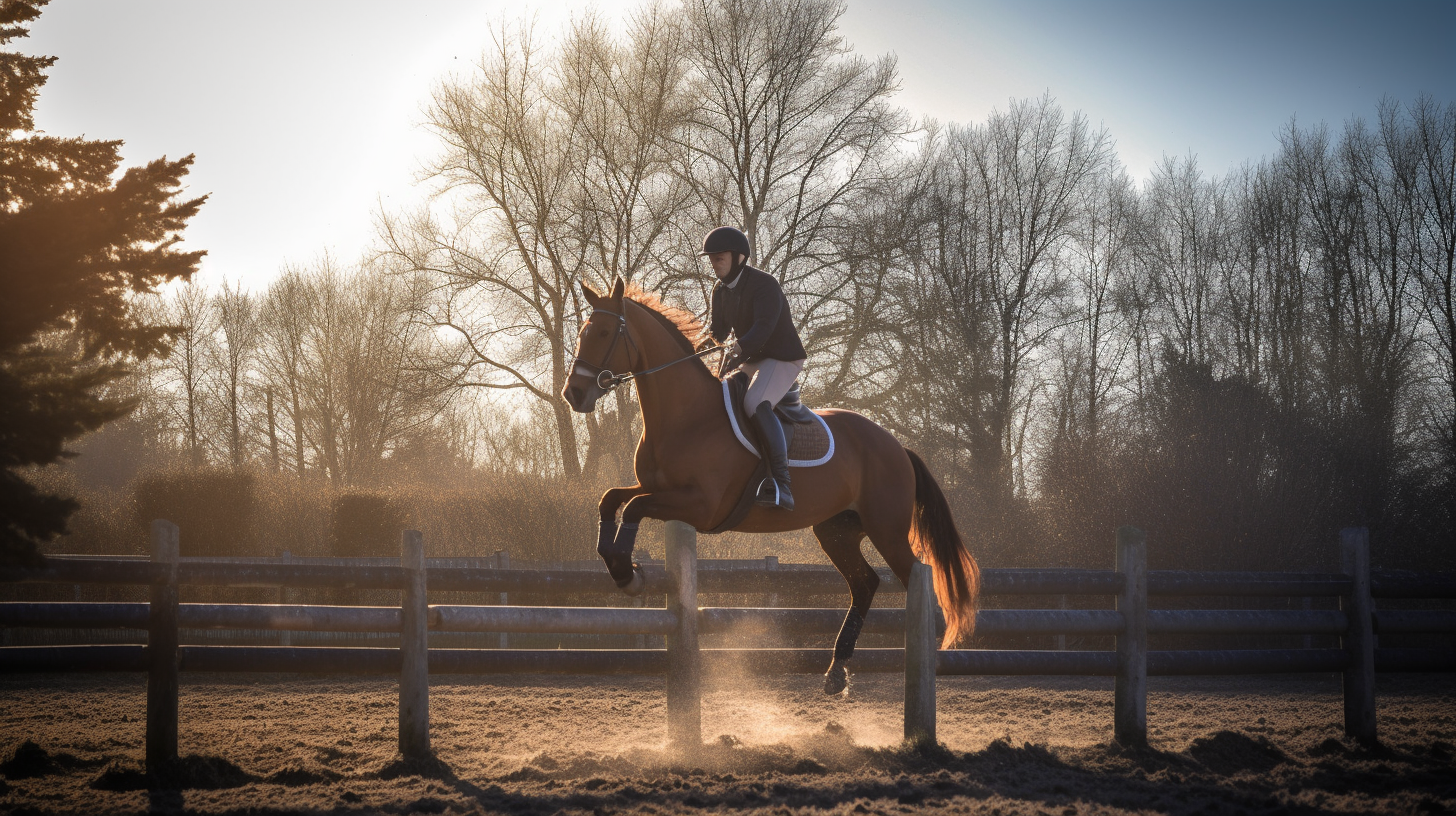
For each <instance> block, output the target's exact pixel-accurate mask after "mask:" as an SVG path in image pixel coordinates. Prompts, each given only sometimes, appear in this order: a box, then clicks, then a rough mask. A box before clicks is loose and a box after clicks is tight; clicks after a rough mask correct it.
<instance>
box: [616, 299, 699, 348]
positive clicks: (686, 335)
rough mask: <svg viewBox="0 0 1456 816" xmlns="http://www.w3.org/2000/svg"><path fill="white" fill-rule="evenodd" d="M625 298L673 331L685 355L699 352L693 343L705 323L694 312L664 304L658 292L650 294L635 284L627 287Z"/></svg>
mask: <svg viewBox="0 0 1456 816" xmlns="http://www.w3.org/2000/svg"><path fill="white" fill-rule="evenodd" d="M624 297H626V298H627V299H628V300H631V301H633V302H635V303H637V304H638V305H640V306H643V307H645V308H646V309H647V312H648V313H649V314H651V315H652V316H653V317H655V318H657V321H658V322H659V323H661V324H662V325H663V326H664V327H666V328H668V329H670V330H672V334H673V336H674V337H676V338H677V340H678V343H679V344H680V345H681V346H682V349H683V353H684V354H692V353H693V352H694V351H696V350H697V349H696V348H694V347H693V341H694V340H696V339H697V337H698V335H699V334H700V333H701V332H702V331H703V322H702V321H701V320H698V318H697V316H696V315H694V314H693V313H692V312H689V311H688V310H686V309H679V308H678V307H676V306H669V305H667V304H666V303H663V302H662V298H660V297H658V296H657V293H656V292H648V291H646V290H644V289H642V287H640V286H638V285H637V284H635V283H634V284H630V285H629V286H628V287H627V292H626V294H625V295H624Z"/></svg>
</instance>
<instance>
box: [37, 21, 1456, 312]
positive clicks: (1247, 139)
mask: <svg viewBox="0 0 1456 816" xmlns="http://www.w3.org/2000/svg"><path fill="white" fill-rule="evenodd" d="M638 5H639V0H597V2H594V3H586V2H577V0H571V2H554V3H552V2H540V1H539V0H535V2H532V0H526V2H521V0H515V2H510V1H508V0H414V2H411V3H396V2H389V3H386V2H383V0H347V2H345V1H344V0H289V1H288V2H273V1H271V0H261V1H260V0H253V1H252V2H247V3H243V2H231V3H223V2H211V1H209V2H197V1H196V0H128V2H124V3H123V2H116V1H115V0H53V2H52V5H51V6H49V7H48V8H47V9H46V10H45V12H44V13H43V14H42V15H41V17H40V18H39V19H38V20H37V21H36V22H35V23H34V25H33V26H32V35H31V37H30V38H29V39H25V40H19V41H14V42H12V43H11V45H10V47H11V48H14V49H17V50H22V51H24V52H26V53H32V54H48V55H52V56H55V57H58V58H59V61H58V62H57V63H56V65H55V66H54V67H53V68H52V70H51V72H50V81H49V82H48V84H47V85H46V87H45V89H44V90H43V91H42V93H41V97H40V102H39V105H38V107H37V111H36V121H37V126H38V127H39V128H41V129H42V130H45V131H47V132H49V133H51V134H53V135H57V136H78V135H84V136H87V137H89V138H98V139H123V140H125V142H126V145H125V147H124V148H123V155H124V157H125V160H126V164H128V165H132V164H141V163H144V162H146V161H149V160H151V159H154V158H157V157H159V156H163V155H166V156H168V157H178V156H183V155H187V154H189V153H191V154H195V155H196V157H197V158H196V164H195V166H194V169H193V172H192V174H191V176H189V179H188V192H189V193H190V194H192V195H197V194H202V193H207V194H209V195H210V198H209V200H208V203H207V204H206V205H205V206H204V207H203V209H202V211H201V212H200V213H199V214H198V215H197V216H196V217H195V218H194V219H193V220H192V221H191V223H190V225H189V226H188V228H187V231H186V247H187V248H194V249H205V250H207V251H208V257H207V258H206V259H204V261H203V276H202V280H204V281H205V282H207V283H209V284H215V283H217V282H219V281H222V280H229V281H240V282H241V283H242V284H243V285H244V286H246V287H248V288H252V289H255V290H257V289H261V288H263V287H265V286H266V285H267V283H268V282H269V281H270V280H271V279H272V278H274V277H276V276H277V274H278V272H279V270H280V269H281V268H282V267H283V266H284V265H285V264H288V263H293V264H306V263H308V262H310V261H311V260H313V259H314V258H316V257H318V256H319V255H320V254H322V253H323V252H325V251H327V252H329V253H331V254H332V255H333V256H334V257H336V258H338V259H341V260H345V261H347V260H351V259H353V258H356V257H358V256H360V255H361V254H362V253H363V252H364V251H365V250H366V249H367V247H368V246H369V245H370V244H371V242H372V240H373V235H374V221H375V216H376V214H377V213H378V212H379V211H380V210H381V208H382V209H384V210H386V211H394V210H399V209H404V208H409V207H412V206H416V205H417V204H418V203H419V202H420V201H422V200H423V199H424V197H425V196H426V195H427V190H428V186H427V185H425V184H422V183H421V181H420V179H421V168H422V166H423V165H424V164H425V162H427V161H428V159H429V157H430V156H431V155H433V153H434V151H435V141H434V138H433V137H432V136H431V135H430V134H429V133H428V131H426V130H425V129H424V128H423V127H421V125H420V123H421V121H422V119H423V114H422V110H423V107H424V105H425V104H426V103H427V102H428V99H429V96H430V92H431V90H432V88H434V87H435V86H436V85H438V83H439V82H441V81H442V80H444V79H446V78H447V77H449V76H450V75H451V74H452V73H454V74H462V73H465V72H468V71H469V69H470V67H471V65H472V63H473V62H474V61H475V60H476V59H477V58H478V56H479V55H480V53H481V50H482V49H483V47H484V46H485V44H486V43H488V42H489V37H490V29H491V26H492V24H498V23H499V22H500V21H502V20H510V21H513V20H517V19H520V18H521V17H522V16H524V15H531V16H534V18H535V20H536V25H537V30H538V31H539V32H541V33H545V34H550V33H552V32H555V31H558V30H560V29H561V27H562V26H563V25H564V24H565V23H566V22H567V21H568V20H569V19H570V18H571V16H572V15H579V14H582V13H584V12H585V11H586V10H588V9H595V10H596V11H597V12H598V13H600V14H601V15H602V16H604V17H605V18H606V19H608V20H621V19H624V18H625V16H626V15H627V14H628V13H629V12H630V10H631V9H633V8H635V7H637V6H638ZM840 32H841V34H842V35H843V36H844V37H845V39H846V40H847V41H848V42H849V43H850V44H852V45H853V46H854V48H855V50H856V51H857V52H858V53H861V54H864V55H866V56H870V57H874V56H878V55H881V54H894V55H895V56H896V58H897V60H898V65H899V71H900V79H901V90H900V92H899V94H898V95H897V97H896V99H897V101H898V102H899V104H901V105H902V106H904V107H905V108H906V109H907V110H908V111H909V112H910V113H911V114H913V115H914V116H916V117H917V118H918V117H933V118H935V119H937V120H939V121H941V122H960V123H966V124H973V123H977V122H980V121H983V120H984V119H985V117H986V116H987V115H988V114H989V113H991V112H992V111H993V110H995V109H998V108H999V109H1003V110H1004V109H1005V108H1006V106H1007V103H1008V101H1009V100H1012V99H1025V98H1032V97H1040V96H1042V95H1050V96H1051V97H1053V98H1054V99H1056V100H1057V101H1058V102H1059V103H1060V104H1061V105H1062V106H1063V108H1065V109H1066V110H1068V111H1081V112H1082V113H1083V114H1085V115H1086V116H1087V118H1088V119H1089V120H1090V121H1091V122H1092V124H1093V125H1096V126H1100V127H1104V128H1106V129H1107V131H1108V133H1109V134H1110V136H1111V137H1112V138H1113V140H1114V141H1115V143H1116V146H1117V152H1118V156H1119V158H1120V159H1121V161H1122V162H1123V164H1125V165H1126V166H1127V168H1128V171H1129V173H1130V174H1131V175H1132V176H1133V177H1134V178H1136V179H1145V178H1147V176H1148V174H1149V172H1150V170H1151V168H1152V167H1153V166H1154V165H1155V164H1156V163H1157V162H1158V161H1159V160H1160V159H1161V157H1163V156H1165V155H1171V156H1180V157H1181V156H1186V155H1195V156H1197V157H1198V160H1199V164H1200V166H1201V167H1202V168H1204V170H1205V171H1207V172H1209V173H1211V174H1222V173H1225V172H1228V171H1229V170H1231V169H1234V168H1236V167H1238V166H1239V165H1240V164H1242V163H1243V162H1245V161H1257V160H1258V159H1259V158H1260V157H1262V156H1266V155H1270V154H1272V153H1273V152H1275V151H1276V150H1277V148H1278V138H1277V134H1278V131H1279V130H1280V129H1281V128H1283V127H1287V125H1288V123H1289V122H1290V120H1291V118H1293V119H1294V120H1295V121H1297V122H1298V123H1299V124H1300V125H1301V126H1307V125H1314V124H1317V123H1320V122H1325V123H1328V124H1329V125H1331V126H1332V127H1335V128H1338V127H1340V126H1342V125H1343V123H1345V122H1346V121H1347V120H1349V119H1350V118H1352V117H1356V116H1359V117H1365V118H1367V119H1370V118H1373V117H1374V114H1375V109H1376V103H1377V102H1378V101H1379V100H1380V99H1381V98H1382V97H1389V98H1391V99H1395V100H1399V101H1405V102H1408V101H1410V100H1413V99H1414V98H1416V96H1417V95H1419V94H1427V95H1430V96H1433V97H1435V98H1436V99H1437V100H1438V101H1440V102H1443V103H1446V102H1456V2H1401V1H1400V0H1383V2H1342V1H1340V0H1325V1H1324V2H1314V1H1313V0H1262V1H1261V2H1203V1H1201V0H1165V2H1151V0H1140V1H1134V0H1098V2H1090V0H1016V2H1011V0H1001V1H1000V2H992V1H991V0H962V2H952V1H951V0H849V4H848V11H847V12H846V13H845V14H844V16H843V17H842V18H841V20H840Z"/></svg>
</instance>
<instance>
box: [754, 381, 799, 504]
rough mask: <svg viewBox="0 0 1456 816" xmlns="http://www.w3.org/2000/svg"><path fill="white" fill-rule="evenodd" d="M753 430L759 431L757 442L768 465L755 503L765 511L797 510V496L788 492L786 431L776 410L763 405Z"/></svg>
mask: <svg viewBox="0 0 1456 816" xmlns="http://www.w3.org/2000/svg"><path fill="white" fill-rule="evenodd" d="M753 426H754V429H755V430H757V431H758V440H759V444H760V447H761V448H762V452H763V458H764V460H765V461H767V462H768V472H769V478H767V479H764V480H763V481H762V482H760V483H759V485H758V495H757V497H755V499H754V503H755V504H757V505H759V506H762V507H782V508H783V509H785V510H793V509H794V495H793V494H792V493H790V492H789V445H788V442H787V441H786V440H785V439H784V429H783V427H782V426H780V425H779V419H778V417H776V416H774V412H773V406H772V405H769V404H768V403H767V402H760V403H759V404H758V409H757V410H755V411H754V412H753Z"/></svg>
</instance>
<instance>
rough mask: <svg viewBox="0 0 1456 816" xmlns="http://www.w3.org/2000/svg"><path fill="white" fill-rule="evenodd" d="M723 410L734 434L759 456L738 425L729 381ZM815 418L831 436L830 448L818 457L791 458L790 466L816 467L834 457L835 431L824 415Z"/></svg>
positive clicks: (725, 386)
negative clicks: (726, 413)
mask: <svg viewBox="0 0 1456 816" xmlns="http://www.w3.org/2000/svg"><path fill="white" fill-rule="evenodd" d="M723 410H725V411H727V412H728V424H729V425H730V426H732V428H733V435H734V436H736V437H738V441H739V442H741V443H742V444H743V447H745V448H747V449H748V452H749V453H752V454H753V455H754V456H758V449H757V448H755V447H754V446H753V443H751V442H749V441H748V437H747V436H745V435H744V433H743V429H742V428H740V427H739V426H738V412H737V411H734V410H733V397H732V396H731V395H730V394H729V392H728V383H726V382H725V383H723ZM814 420H815V421H816V422H818V423H819V426H820V427H821V428H823V429H824V433H825V435H826V436H828V437H829V450H827V451H825V453H824V455H823V456H821V457H819V458H818V459H790V460H789V467H797V468H807V467H814V466H816V465H822V464H824V463H825V462H828V461H829V460H830V459H832V458H834V431H831V430H830V429H829V423H827V422H825V421H824V417H822V416H819V415H818V414H815V415H814Z"/></svg>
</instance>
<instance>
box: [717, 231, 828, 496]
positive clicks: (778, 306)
mask: <svg viewBox="0 0 1456 816" xmlns="http://www.w3.org/2000/svg"><path fill="white" fill-rule="evenodd" d="M701 254H703V255H706V256H707V257H708V262H709V263H710V264H712V267H713V274H714V275H716V276H717V278H718V283H717V284H715V285H714V286H713V299H712V312H711V314H712V317H711V320H710V321H709V325H708V331H709V333H710V334H711V335H712V336H713V339H715V340H717V341H718V342H719V343H722V342H724V341H725V340H727V338H728V333H729V332H730V331H731V332H733V334H734V335H735V336H736V337H737V338H738V339H737V341H736V342H735V343H734V344H733V347H732V348H731V349H729V351H728V355H727V356H726V357H725V358H724V360H723V365H722V366H721V368H720V369H719V371H718V374H719V376H726V375H727V374H728V373H729V372H731V371H732V370H733V369H735V368H740V367H741V368H742V369H743V370H744V371H745V372H747V373H748V374H749V376H751V377H752V378H753V379H752V380H751V381H750V382H749V384H748V393H747V394H746V395H745V396H744V398H743V409H744V410H745V411H747V412H748V415H749V417H751V418H752V420H753V425H754V428H755V430H756V431H757V432H758V439H759V447H760V449H761V450H762V451H763V453H764V458H765V459H767V460H768V466H769V474H770V475H769V477H768V478H767V479H764V480H763V481H762V482H761V483H759V486H758V494H757V496H756V498H755V503H757V504H759V505H762V506H765V507H782V508H783V509H785V510H793V509H794V497H793V494H791V493H790V492H789V452H788V444H787V443H786V442H785V441H784V429H783V428H782V427H780V425H779V421H778V419H776V418H775V417H774V413H773V408H774V406H775V405H777V404H778V402H779V400H781V399H783V398H784V394H786V393H788V391H789V388H790V387H792V386H793V384H794V381H795V380H796V379H798V377H799V373H800V372H802V371H803V370H804V361H805V358H807V357H808V354H807V353H806V352H805V351H804V344H803V342H802V341H801V340H800V339H799V332H798V331H797V330H795V329H794V321H793V318H792V317H790V315H789V301H788V299H787V298H785V297H784V290H783V289H782V288H781V287H780V286H779V282H778V281H777V280H775V279H774V277H773V275H770V274H768V273H767V272H763V271H761V270H758V269H755V268H754V267H751V266H749V265H748V256H749V255H750V254H752V252H751V250H750V247H749V245H748V236H747V235H744V234H743V232H742V231H740V230H738V229H735V228H733V227H718V228H717V229H715V230H713V231H712V232H709V233H708V234H707V236H706V237H704V238H703V251H702V253H701Z"/></svg>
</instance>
